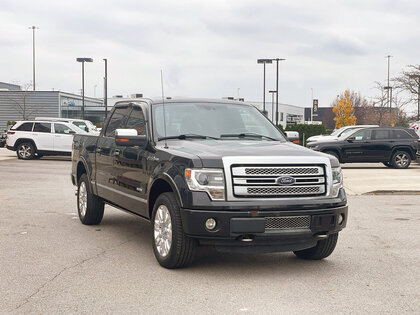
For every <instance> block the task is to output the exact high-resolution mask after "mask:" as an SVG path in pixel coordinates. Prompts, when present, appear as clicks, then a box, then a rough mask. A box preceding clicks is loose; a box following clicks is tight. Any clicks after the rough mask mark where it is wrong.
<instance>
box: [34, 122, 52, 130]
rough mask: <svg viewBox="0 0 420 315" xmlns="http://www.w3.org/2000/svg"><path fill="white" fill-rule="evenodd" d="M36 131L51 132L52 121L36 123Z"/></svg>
mask: <svg viewBox="0 0 420 315" xmlns="http://www.w3.org/2000/svg"><path fill="white" fill-rule="evenodd" d="M34 132H51V124H50V123H35V126H34Z"/></svg>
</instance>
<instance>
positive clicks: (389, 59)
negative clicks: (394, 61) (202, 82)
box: [385, 55, 392, 108]
mask: <svg viewBox="0 0 420 315" xmlns="http://www.w3.org/2000/svg"><path fill="white" fill-rule="evenodd" d="M391 57H392V56H391V55H388V56H385V58H387V59H388V85H387V86H388V87H389V66H390V62H391ZM389 90H390V89H387V94H386V99H387V101H388V106H389V108H391V103H390V98H389Z"/></svg>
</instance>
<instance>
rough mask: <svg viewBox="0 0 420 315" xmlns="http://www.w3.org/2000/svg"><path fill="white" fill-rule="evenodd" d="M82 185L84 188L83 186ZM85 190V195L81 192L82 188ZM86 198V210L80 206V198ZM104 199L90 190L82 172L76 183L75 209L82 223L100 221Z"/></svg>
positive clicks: (97, 222)
mask: <svg viewBox="0 0 420 315" xmlns="http://www.w3.org/2000/svg"><path fill="white" fill-rule="evenodd" d="M83 186H84V188H83ZM84 189H85V191H86V196H84V194H83V190H84ZM84 198H86V200H85V201H86V210H84V209H83V208H82V207H83V206H82V204H81V202H80V200H82V203H83V199H84ZM104 207H105V204H104V201H103V199H102V198H100V197H98V196H96V195H94V194H93V193H92V191H91V190H90V185H89V181H88V178H87V175H86V174H82V176H81V177H80V179H79V182H78V185H77V211H78V213H79V219H80V221H81V222H82V223H83V224H86V225H96V224H99V223H101V221H102V218H103V216H104Z"/></svg>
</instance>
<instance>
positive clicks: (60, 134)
mask: <svg viewBox="0 0 420 315" xmlns="http://www.w3.org/2000/svg"><path fill="white" fill-rule="evenodd" d="M73 133H74V131H73V130H72V129H71V128H70V127H68V126H66V125H65V124H61V123H54V151H60V152H71V145H72V143H73Z"/></svg>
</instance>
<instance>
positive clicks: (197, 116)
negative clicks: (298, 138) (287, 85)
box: [152, 103, 286, 142]
mask: <svg viewBox="0 0 420 315" xmlns="http://www.w3.org/2000/svg"><path fill="white" fill-rule="evenodd" d="M152 115H153V130H154V137H155V140H158V139H159V138H162V137H177V136H180V135H201V136H206V137H209V138H221V137H223V139H237V138H249V139H253V140H255V139H262V140H266V139H268V140H269V139H270V138H273V139H274V140H280V141H284V142H285V141H286V140H285V138H284V137H283V135H282V134H281V133H280V131H279V130H278V129H277V128H276V127H274V126H273V125H272V124H271V123H270V122H269V121H268V120H267V118H265V117H264V116H263V115H262V114H261V113H260V112H259V111H258V110H257V109H256V108H255V107H253V106H249V105H239V104H226V103H169V104H165V123H166V135H165V130H164V117H163V106H162V104H155V105H153V113H152ZM257 135H258V136H260V137H259V138H258V137H257Z"/></svg>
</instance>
